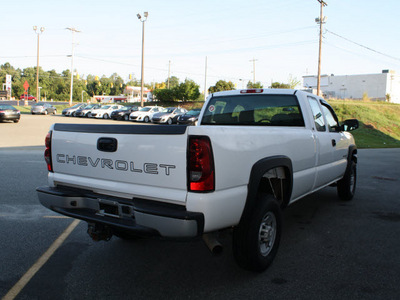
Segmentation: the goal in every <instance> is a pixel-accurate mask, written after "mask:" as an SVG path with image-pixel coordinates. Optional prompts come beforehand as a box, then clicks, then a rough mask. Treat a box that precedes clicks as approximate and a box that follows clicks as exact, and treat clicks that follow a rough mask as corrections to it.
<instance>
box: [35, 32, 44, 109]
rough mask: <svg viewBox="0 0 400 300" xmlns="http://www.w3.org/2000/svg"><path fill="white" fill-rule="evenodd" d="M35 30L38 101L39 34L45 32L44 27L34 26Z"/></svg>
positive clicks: (37, 91)
mask: <svg viewBox="0 0 400 300" xmlns="http://www.w3.org/2000/svg"><path fill="white" fill-rule="evenodd" d="M33 31H34V32H35V33H36V34H37V64H36V102H38V95H39V35H40V34H41V33H43V31H44V27H40V29H39V30H38V27H37V26H33Z"/></svg>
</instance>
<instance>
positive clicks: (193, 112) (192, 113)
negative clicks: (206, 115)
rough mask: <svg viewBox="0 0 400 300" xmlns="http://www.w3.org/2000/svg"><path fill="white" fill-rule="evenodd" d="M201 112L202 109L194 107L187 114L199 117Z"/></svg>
mask: <svg viewBox="0 0 400 300" xmlns="http://www.w3.org/2000/svg"><path fill="white" fill-rule="evenodd" d="M199 114H200V109H193V110H190V111H188V112H187V113H186V115H189V116H194V117H197V116H198V115H199Z"/></svg>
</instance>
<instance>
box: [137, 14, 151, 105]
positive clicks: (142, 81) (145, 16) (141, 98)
mask: <svg viewBox="0 0 400 300" xmlns="http://www.w3.org/2000/svg"><path fill="white" fill-rule="evenodd" d="M148 15H149V13H148V12H147V11H145V12H144V18H143V20H142V16H141V15H140V14H137V17H138V19H139V21H140V22H142V76H141V77H142V78H141V79H140V81H141V83H142V84H141V88H140V102H141V106H142V107H143V90H144V78H143V76H144V22H146V20H147V16H148Z"/></svg>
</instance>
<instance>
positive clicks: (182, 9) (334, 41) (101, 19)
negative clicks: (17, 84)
mask: <svg viewBox="0 0 400 300" xmlns="http://www.w3.org/2000/svg"><path fill="white" fill-rule="evenodd" d="M326 2H327V4H328V6H326V7H324V15H325V16H326V17H327V20H326V24H324V28H325V29H326V30H327V31H326V30H324V39H323V46H322V47H323V48H322V74H336V75H350V74H371V73H380V72H381V71H382V70H383V69H391V70H395V71H396V70H397V71H398V72H400V37H399V36H400V35H399V28H400V26H399V23H400V21H399V11H400V1H396V0H386V1H376V0H364V1H360V0H346V1H338V0H330V1H329V0H326ZM144 11H148V13H149V16H148V19H147V21H146V22H145V58H144V60H145V74H144V79H145V82H146V83H150V82H152V81H157V82H160V81H165V80H166V78H167V77H168V66H169V61H171V64H170V66H171V68H170V70H171V76H176V77H178V78H179V79H180V80H181V81H183V80H184V79H185V78H189V79H193V80H195V81H196V82H197V83H198V84H200V86H201V89H204V83H205V60H206V57H207V61H208V64H207V86H210V85H213V84H214V83H215V82H216V81H217V80H219V79H224V80H230V81H232V82H234V83H236V84H237V86H238V87H239V88H241V87H242V86H245V85H246V83H247V81H249V80H253V59H254V60H256V61H255V79H256V81H261V82H262V83H263V84H264V86H268V85H270V83H271V81H279V82H287V81H288V78H289V76H292V77H295V78H297V79H299V80H301V79H302V76H304V75H314V74H316V73H317V66H318V38H319V27H318V25H317V24H316V22H315V18H316V17H319V12H320V5H319V2H318V0H280V1H277V0H275V1H270V0H263V1H256V0H247V1H237V0H231V1H225V0H202V1H193V0H168V1H162V0H158V1H157V0H143V1H136V0H113V1H103V0H96V1H88V0H80V1H77V0H67V1H54V0H38V1H25V0H23V1H21V0H12V1H2V17H1V19H0V25H1V26H0V36H1V42H0V45H1V47H0V64H4V63H5V62H9V63H10V64H11V65H12V66H14V67H16V68H21V69H23V68H26V67H34V66H36V54H37V53H36V46H37V44H36V43H37V36H36V34H35V33H34V31H33V29H32V27H33V26H34V25H36V26H38V27H42V26H43V27H45V31H44V33H43V34H41V35H40V66H41V67H42V68H43V69H44V70H46V71H49V70H52V69H55V70H56V71H57V72H61V71H63V70H66V69H70V68H71V58H70V57H68V55H70V54H71V50H72V33H71V31H69V30H66V29H65V28H66V27H73V28H76V29H77V30H80V31H81V32H80V33H76V34H75V42H76V43H78V44H77V45H76V46H75V59H74V69H76V70H77V72H78V73H79V74H80V75H81V77H82V76H86V75H88V74H93V75H98V76H102V75H106V76H110V75H111V74H112V73H114V72H116V73H118V74H119V75H120V76H121V77H122V78H124V79H125V80H127V79H128V76H129V74H130V73H133V74H134V76H135V77H136V78H138V79H140V66H141V43H142V23H141V22H140V21H139V20H138V18H137V17H136V14H137V13H141V14H142V15H143V12H144Z"/></svg>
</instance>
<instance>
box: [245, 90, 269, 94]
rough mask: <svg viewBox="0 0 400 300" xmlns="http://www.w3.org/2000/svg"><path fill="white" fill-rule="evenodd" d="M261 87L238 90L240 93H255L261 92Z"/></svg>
mask: <svg viewBox="0 0 400 300" xmlns="http://www.w3.org/2000/svg"><path fill="white" fill-rule="evenodd" d="M263 91H264V90H263V89H250V90H240V93H241V94H255V93H262V92H263Z"/></svg>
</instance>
